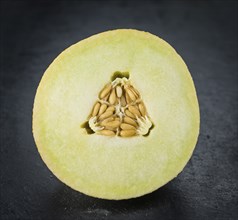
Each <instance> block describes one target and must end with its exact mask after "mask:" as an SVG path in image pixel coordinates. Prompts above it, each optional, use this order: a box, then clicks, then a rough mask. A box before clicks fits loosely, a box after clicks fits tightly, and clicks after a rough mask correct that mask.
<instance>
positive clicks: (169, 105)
mask: <svg viewBox="0 0 238 220" xmlns="http://www.w3.org/2000/svg"><path fill="white" fill-rule="evenodd" d="M116 72H121V73H128V81H129V82H130V83H131V84H132V85H133V86H134V87H135V88H136V89H137V90H138V91H139V93H140V95H141V98H142V99H143V102H144V105H145V106H146V109H147V112H148V117H149V119H150V120H151V122H152V123H153V129H151V130H150V132H149V134H148V135H135V136H132V137H126V138H125V137H121V136H120V135H116V136H106V135H99V134H97V133H94V132H92V134H89V133H88V132H87V129H85V128H83V127H82V125H83V124H85V122H87V121H88V120H89V115H90V113H91V111H92V108H93V106H94V105H95V102H96V101H97V100H98V96H99V93H100V91H101V90H102V88H104V87H105V85H106V84H107V83H109V82H111V78H112V76H113V75H115V73H116ZM199 121H200V119H199V106H198V101H197V96H196V91H195V87H194V84H193V80H192V78H191V75H190V73H189V71H188V68H187V66H186V65H185V63H184V61H183V60H182V58H181V57H180V56H179V55H178V54H177V53H176V51H175V50H174V49H173V48H172V47H171V46H170V45H169V44H168V43H166V42H165V41H164V40H162V39H160V38H159V37H157V36H155V35H152V34H150V33H147V32H142V31H137V30H131V29H121V30H113V31H107V32H103V33H100V34H97V35H94V36H92V37H89V38H87V39H85V40H82V41H80V42H78V43H76V44H74V45H72V46H71V47H69V48H68V49H66V50H65V51H63V52H62V53H61V54H60V55H59V56H58V57H57V58H56V59H55V60H54V61H53V62H52V64H51V65H50V66H49V67H48V69H47V70H46V71H45V73H44V75H43V77H42V79H41V82H40V84H39V86H38V89H37V93H36V96H35V101H34V108H33V135H34V139H35V142H36V145H37V148H38V151H39V153H40V155H41V157H42V159H43V161H44V162H45V164H46V165H47V166H48V168H49V169H50V170H51V171H52V172H53V173H54V174H55V176H56V177H58V179H60V180H61V181H62V182H64V183H65V184H67V185H68V186H70V187H71V188H73V189H75V190H77V191H79V192H82V193H84V194H87V195H90V196H93V197H98V198H104V199H114V200H120V199H128V198H134V197H139V196H142V195H145V194H147V193H150V192H152V191H154V190H156V189H158V188H159V187H161V186H163V185H164V184H166V183H167V182H168V181H170V180H172V179H173V178H174V177H176V176H177V175H178V174H179V173H180V172H181V171H182V170H183V168H184V166H185V165H186V163H187V162H188V160H189V159H190V157H191V155H192V152H193V150H194V147H195V145H196V142H197V138H198V134H199ZM143 134H144V133H143Z"/></svg>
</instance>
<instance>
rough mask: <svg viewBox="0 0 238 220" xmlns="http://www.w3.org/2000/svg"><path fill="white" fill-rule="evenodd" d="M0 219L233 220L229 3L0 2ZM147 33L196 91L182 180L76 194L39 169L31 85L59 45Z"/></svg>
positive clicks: (233, 42) (237, 156)
mask: <svg viewBox="0 0 238 220" xmlns="http://www.w3.org/2000/svg"><path fill="white" fill-rule="evenodd" d="M0 20H1V26H0V30H1V42H0V43H1V84H0V91H1V100H0V103H1V115H0V116H1V117H0V120H1V121H0V124H1V128H0V129H1V153H0V157H1V185H0V186H1V204H0V207H1V219H135V220H139V219H237V218H238V211H237V210H238V189H237V182H238V174H237V168H238V146H237V142H238V140H237V139H238V138H237V133H238V126H237V121H238V112H237V111H238V108H237V107H238V88H237V87H238V85H237V84H238V78H237V74H238V71H237V70H238V69H237V58H238V57H237V37H238V36H237V3H236V1H219V2H215V1H146V2H134V1H130V3H128V2H126V1H102V2H100V3H99V2H94V1H89V2H86V1H85V2H82V1H70V3H69V2H68V3H67V2H66V1H60V2H57V1H52V2H51V3H47V2H46V1H38V3H36V2H34V3H30V2H27V1H15V2H12V1H11V2H10V1H1V19H0ZM116 28H136V29H141V30H145V31H149V32H151V33H154V34H156V35H158V36H160V37H162V38H163V39H165V40H166V41H168V42H169V43H170V44H171V45H173V46H174V47H175V48H176V50H177V51H178V53H179V54H181V55H182V57H183V58H184V60H185V62H186V63H187V65H188V67H189V69H190V71H191V73H192V76H193V78H194V82H195V85H196V89H197V93H198V98H199V103H200V110H201V134H200V136H199V141H198V144H197V147H196V150H195V152H194V155H193V157H192V159H191V160H190V162H189V163H188V165H187V166H186V168H185V169H184V171H183V172H182V173H181V174H180V175H179V176H178V178H176V179H174V180H173V181H172V182H170V183H168V184H167V185H166V186H164V187H162V188H161V189H159V190H157V191H156V192H154V193H152V194H149V195H147V196H144V197H141V198H138V199H132V200H127V201H118V202H117V201H106V200H100V199H94V198H90V197H88V196H85V195H82V194H80V193H77V192H75V191H73V190H71V189H70V188H68V187H67V186H65V185H64V184H63V183H61V182H60V181H59V180H57V179H56V178H55V177H54V176H53V175H52V174H51V173H50V171H49V170H48V169H47V168H46V166H45V165H44V164H43V162H42V160H41V158H40V156H39V154H38V152H37V150H36V147H35V144H34V141H33V137H32V133H31V113H32V105H33V99H34V95H35V91H36V88H37V85H38V83H39V81H40V79H41V77H42V74H43V72H44V70H45V69H46V68H47V66H48V65H49V64H50V63H51V62H52V60H53V59H54V58H55V57H56V56H57V55H58V54H59V53H60V52H61V51H62V50H64V49H65V48H67V47H68V46H69V45H71V44H73V43H75V42H77V41H79V40H81V39H83V38H85V37H88V36H90V35H92V34H95V33H98V32H102V31H105V30H108V29H116Z"/></svg>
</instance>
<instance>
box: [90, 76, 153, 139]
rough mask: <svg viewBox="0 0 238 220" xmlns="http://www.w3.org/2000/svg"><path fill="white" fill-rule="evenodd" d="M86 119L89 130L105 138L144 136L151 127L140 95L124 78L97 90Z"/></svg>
mask: <svg viewBox="0 0 238 220" xmlns="http://www.w3.org/2000/svg"><path fill="white" fill-rule="evenodd" d="M89 118H90V119H89V126H90V127H91V129H92V130H93V131H94V132H96V133H97V134H99V135H106V136H116V135H117V136H120V137H132V136H136V135H139V134H145V133H146V132H147V133H148V132H149V129H150V127H151V126H152V123H151V121H150V120H149V117H148V115H147V111H146V108H145V105H144V103H143V101H142V99H141V96H140V93H139V92H138V91H137V90H136V89H135V88H134V87H133V86H132V85H131V84H130V82H129V80H127V79H126V78H123V79H116V80H114V81H113V82H111V83H108V84H107V85H106V86H105V87H104V88H103V89H102V90H101V92H100V93H99V95H98V101H97V102H96V103H95V104H94V106H93V109H92V112H91V115H90V117H89Z"/></svg>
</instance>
